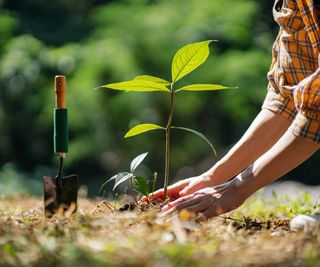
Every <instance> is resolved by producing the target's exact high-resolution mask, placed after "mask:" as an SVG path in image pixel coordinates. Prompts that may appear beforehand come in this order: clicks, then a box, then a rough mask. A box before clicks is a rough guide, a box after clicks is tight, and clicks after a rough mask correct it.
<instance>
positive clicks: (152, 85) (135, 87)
mask: <svg viewBox="0 0 320 267" xmlns="http://www.w3.org/2000/svg"><path fill="white" fill-rule="evenodd" d="M101 87H104V88H107V89H113V90H122V91H131V92H155V91H160V92H168V93H170V90H169V89H168V88H167V87H165V86H164V85H163V84H161V83H156V82H153V81H150V80H143V79H135V80H131V81H126V82H119V83H110V84H106V85H103V86H101Z"/></svg>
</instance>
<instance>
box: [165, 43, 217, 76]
mask: <svg viewBox="0 0 320 267" xmlns="http://www.w3.org/2000/svg"><path fill="white" fill-rule="evenodd" d="M211 42H212V40H208V41H203V42H198V43H193V44H188V45H186V46H184V47H182V48H181V49H179V50H178V52H177V53H176V54H175V56H174V58H173V61H172V66H171V74H172V82H177V81H178V80H180V79H181V78H182V77H184V76H186V75H187V74H188V73H190V72H192V71H193V70H195V69H196V68H198V67H199V66H200V65H201V64H202V63H203V62H205V61H206V59H207V58H208V56H209V44H210V43H211Z"/></svg>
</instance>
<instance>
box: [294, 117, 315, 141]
mask: <svg viewBox="0 0 320 267" xmlns="http://www.w3.org/2000/svg"><path fill="white" fill-rule="evenodd" d="M289 130H290V132H291V133H292V134H294V135H295V136H297V137H300V138H303V139H305V140H307V141H311V142H314V143H320V121H318V120H317V119H314V118H308V117H307V116H306V114H304V112H299V113H298V115H297V116H296V118H295V120H294V121H293V123H292V124H291V126H290V128H289Z"/></svg>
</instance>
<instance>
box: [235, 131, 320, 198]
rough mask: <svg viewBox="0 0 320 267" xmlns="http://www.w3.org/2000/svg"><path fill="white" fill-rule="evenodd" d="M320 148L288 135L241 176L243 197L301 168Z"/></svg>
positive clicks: (289, 132) (317, 145) (287, 133)
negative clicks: (298, 167)
mask: <svg viewBox="0 0 320 267" xmlns="http://www.w3.org/2000/svg"><path fill="white" fill-rule="evenodd" d="M319 148H320V144H317V143H313V142H310V141H307V140H305V139H302V138H299V137H297V136H295V135H294V134H292V133H291V131H289V130H288V131H287V132H286V134H285V135H284V136H283V137H282V138H281V139H280V140H279V141H278V142H277V143H276V144H275V145H274V146H273V147H272V148H271V149H270V150H269V151H268V152H267V153H265V154H264V155H263V156H261V157H260V158H259V159H258V160H256V161H255V162H254V163H253V164H252V165H251V166H250V167H249V168H247V169H246V170H245V171H243V172H242V173H241V175H240V176H239V177H240V179H241V180H242V182H241V186H240V191H241V194H242V195H245V196H246V197H247V196H250V195H251V194H252V193H254V192H256V191H257V190H259V189H260V188H262V187H264V186H265V185H267V184H269V183H271V182H273V181H274V180H276V179H278V178H280V177H281V176H283V175H284V174H286V173H288V172H289V171H291V170H293V169H294V168H296V167H297V166H299V165H300V164H301V163H302V162H304V161H305V160H306V159H308V158H309V157H310V156H311V155H312V154H313V153H315V152H316V151H317V150H318V149H319Z"/></svg>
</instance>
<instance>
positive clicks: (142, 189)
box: [133, 176, 150, 197]
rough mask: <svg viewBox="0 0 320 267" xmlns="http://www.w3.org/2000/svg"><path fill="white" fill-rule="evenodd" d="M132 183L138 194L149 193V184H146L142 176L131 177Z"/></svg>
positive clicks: (145, 194) (146, 194) (147, 194)
mask: <svg viewBox="0 0 320 267" xmlns="http://www.w3.org/2000/svg"><path fill="white" fill-rule="evenodd" d="M133 184H134V186H135V188H136V190H137V191H138V192H139V193H140V194H142V195H144V196H146V197H148V196H149V193H150V191H149V186H148V183H147V181H146V180H145V179H144V178H143V177H141V176H135V177H134V178H133Z"/></svg>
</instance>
